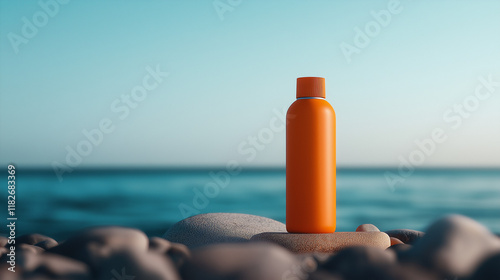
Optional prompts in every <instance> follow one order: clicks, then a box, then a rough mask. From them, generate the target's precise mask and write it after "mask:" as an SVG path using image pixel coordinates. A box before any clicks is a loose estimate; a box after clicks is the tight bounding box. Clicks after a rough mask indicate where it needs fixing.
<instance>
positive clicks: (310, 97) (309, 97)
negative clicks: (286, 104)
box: [297, 96, 325, 100]
mask: <svg viewBox="0 0 500 280" xmlns="http://www.w3.org/2000/svg"><path fill="white" fill-rule="evenodd" d="M299 99H325V98H323V97H312V96H308V97H299V98H297V100H299Z"/></svg>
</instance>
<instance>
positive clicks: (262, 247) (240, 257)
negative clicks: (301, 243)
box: [181, 242, 307, 280]
mask: <svg viewBox="0 0 500 280" xmlns="http://www.w3.org/2000/svg"><path fill="white" fill-rule="evenodd" d="M192 254H193V255H192V258H191V259H190V260H189V261H188V262H187V263H186V264H185V265H184V266H183V267H182V268H181V276H182V279H184V280H198V279H200V280H216V279H217V280H218V279H231V280H274V279H306V277H304V276H307V272H304V271H302V270H301V269H300V268H301V266H300V264H301V263H300V261H299V259H298V258H297V257H295V256H294V255H293V254H291V253H290V252H289V251H287V250H285V249H283V248H282V247H280V246H277V245H274V244H269V243H257V242H255V243H233V244H231V243H224V244H219V245H211V246H206V247H203V248H199V249H196V250H194V251H192ZM306 267H307V266H306ZM297 269H299V271H297Z"/></svg>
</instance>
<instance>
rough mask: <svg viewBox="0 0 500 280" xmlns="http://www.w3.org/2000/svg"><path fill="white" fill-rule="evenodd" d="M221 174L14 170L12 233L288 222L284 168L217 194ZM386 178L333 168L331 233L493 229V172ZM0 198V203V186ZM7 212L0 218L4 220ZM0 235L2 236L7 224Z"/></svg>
mask: <svg viewBox="0 0 500 280" xmlns="http://www.w3.org/2000/svg"><path fill="white" fill-rule="evenodd" d="M218 171H219V170H216V169H176V170H174V169H171V170H159V169H158V170H156V169H155V170H147V169H136V170H133V169H127V170H118V169H117V170H77V171H75V172H73V173H70V174H65V176H64V179H63V181H62V182H59V180H58V178H57V177H56V176H55V174H54V173H53V172H51V171H42V170H40V171H37V170H29V171H28V170H27V171H24V170H22V169H18V170H17V174H16V186H17V189H16V191H17V192H16V217H17V218H18V221H17V234H18V235H21V234H25V233H34V232H37V233H41V234H45V235H49V236H52V237H55V238H56V239H64V238H67V237H68V236H69V235H71V234H73V233H74V232H76V231H78V230H79V229H82V228H84V227H88V226H96V225H109V224H113V225H122V226H128V227H135V228H139V229H141V230H143V231H145V232H146V233H147V234H148V235H150V236H154V235H162V234H163V233H164V232H165V230H166V229H168V228H169V226H171V225H172V224H174V223H175V222H177V221H179V220H181V219H183V217H184V216H186V215H190V214H193V213H198V212H199V213H208V212H237V213H248V214H255V215H260V216H265V217H269V218H272V219H276V220H279V221H281V222H285V170H284V169H244V170H242V171H241V173H239V174H237V175H231V176H229V179H228V180H226V181H224V182H227V185H226V186H225V187H224V188H220V187H219V188H215V187H214V186H215V184H210V183H217V181H216V180H214V179H213V177H212V176H210V173H211V172H218ZM389 171H391V172H394V173H396V174H397V170H389ZM385 172H387V170H384V169H362V168H359V169H356V168H347V169H342V168H341V169H339V170H338V175H337V230H338V231H354V230H355V229H356V227H357V226H358V225H360V224H363V223H372V224H375V225H376V226H378V227H379V228H380V229H381V230H389V229H397V228H410V229H417V230H425V228H426V226H428V225H429V223H431V222H432V221H433V220H435V219H437V218H439V217H441V216H443V215H446V214H450V213H458V214H462V215H466V216H469V217H471V218H473V219H475V220H477V221H478V222H480V223H482V224H484V225H485V226H486V227H488V228H489V229H490V230H492V231H493V232H497V233H498V232H500V170H498V169H422V170H416V171H415V172H414V173H413V174H411V175H410V176H408V177H407V178H405V179H404V181H402V182H399V183H398V184H396V185H395V186H393V187H391V186H390V185H389V183H388V182H387V180H386V178H385V175H384V174H385ZM5 179H7V178H5ZM226 179H227V178H226ZM207 185H208V186H212V188H211V189H210V188H209V189H207V190H206V191H207V194H208V197H207V196H205V195H201V194H203V193H204V191H205V190H204V187H205V186H207ZM201 196H202V197H201ZM0 199H2V200H3V201H5V203H2V205H7V203H6V202H7V188H6V187H5V191H3V192H1V195H0ZM193 200H194V201H193ZM5 208H7V207H5ZM6 210H7V209H5V211H1V216H0V218H2V220H4V221H6V216H7V215H6V214H7V211H6ZM1 233H2V234H3V235H5V234H6V230H5V227H3V228H2V230H1Z"/></svg>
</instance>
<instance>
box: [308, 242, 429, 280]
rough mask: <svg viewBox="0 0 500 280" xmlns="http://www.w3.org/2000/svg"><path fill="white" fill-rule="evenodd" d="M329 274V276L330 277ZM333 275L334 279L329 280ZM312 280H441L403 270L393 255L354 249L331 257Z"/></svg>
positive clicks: (414, 270) (411, 269)
mask: <svg viewBox="0 0 500 280" xmlns="http://www.w3.org/2000/svg"><path fill="white" fill-rule="evenodd" d="M327 273H328V274H327ZM328 275H330V277H331V278H327V276H328ZM309 279H312V280H319V279H350V280H351V279H352V280H366V279H384V280H417V279H418V280H422V279H425V280H437V279H438V278H436V277H435V276H434V275H431V274H428V273H426V272H425V271H422V270H421V269H420V268H419V267H417V266H414V265H406V266H402V265H400V264H399V263H398V262H397V259H396V256H395V254H394V252H393V251H390V250H382V249H379V248H375V247H350V248H347V249H344V250H342V251H340V252H339V253H338V254H336V255H333V256H332V257H330V258H329V259H328V260H327V261H326V262H325V263H324V264H323V265H321V266H320V268H319V269H318V271H317V272H314V273H312V275H311V277H310V278H309Z"/></svg>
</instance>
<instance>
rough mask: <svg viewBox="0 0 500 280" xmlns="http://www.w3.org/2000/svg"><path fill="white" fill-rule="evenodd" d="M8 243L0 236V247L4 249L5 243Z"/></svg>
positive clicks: (6, 239)
mask: <svg viewBox="0 0 500 280" xmlns="http://www.w3.org/2000/svg"><path fill="white" fill-rule="evenodd" d="M8 242H9V239H8V238H7V237H4V236H0V247H4V246H6V245H8V244H7V243H8Z"/></svg>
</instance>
